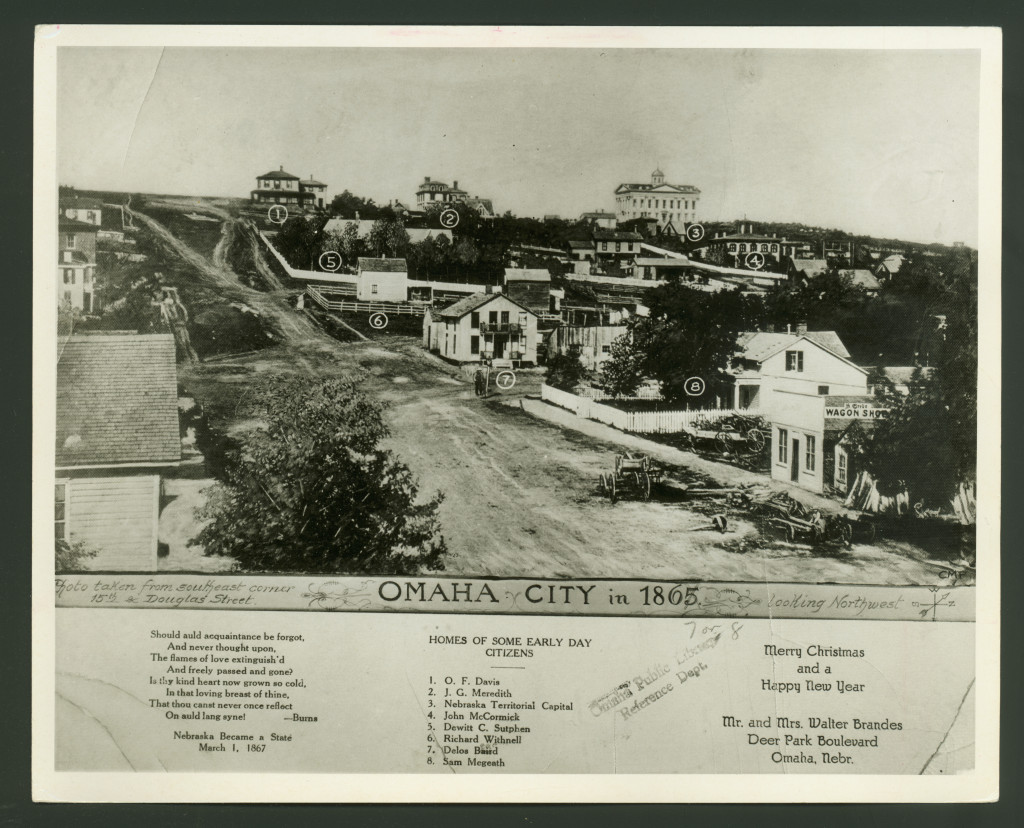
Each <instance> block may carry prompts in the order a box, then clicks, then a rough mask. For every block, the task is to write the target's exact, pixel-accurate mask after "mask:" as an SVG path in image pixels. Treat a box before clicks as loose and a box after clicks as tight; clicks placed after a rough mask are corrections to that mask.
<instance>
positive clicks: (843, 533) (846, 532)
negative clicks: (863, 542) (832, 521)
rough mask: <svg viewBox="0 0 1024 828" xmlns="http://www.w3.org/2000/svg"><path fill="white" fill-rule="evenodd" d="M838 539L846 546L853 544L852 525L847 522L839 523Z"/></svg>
mask: <svg viewBox="0 0 1024 828" xmlns="http://www.w3.org/2000/svg"><path fill="white" fill-rule="evenodd" d="M839 538H840V540H842V542H843V543H844V544H845V545H846V546H850V545H851V544H852V543H853V524H852V523H850V521H848V520H841V521H840V522H839Z"/></svg>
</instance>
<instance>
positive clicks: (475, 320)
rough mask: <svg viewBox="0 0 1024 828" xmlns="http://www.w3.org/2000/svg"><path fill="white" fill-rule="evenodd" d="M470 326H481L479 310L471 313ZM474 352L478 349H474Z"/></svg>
mask: <svg viewBox="0 0 1024 828" xmlns="http://www.w3.org/2000/svg"><path fill="white" fill-rule="evenodd" d="M469 327H471V328H479V327H480V313H479V311H473V312H472V313H471V314H470V315H469ZM473 353H474V354H475V353H476V351H473Z"/></svg>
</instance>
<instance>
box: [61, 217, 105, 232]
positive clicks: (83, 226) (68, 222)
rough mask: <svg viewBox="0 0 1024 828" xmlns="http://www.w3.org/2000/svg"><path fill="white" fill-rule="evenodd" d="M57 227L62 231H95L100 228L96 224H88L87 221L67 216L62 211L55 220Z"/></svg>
mask: <svg viewBox="0 0 1024 828" xmlns="http://www.w3.org/2000/svg"><path fill="white" fill-rule="evenodd" d="M57 229H58V230H63V231H64V232H68V231H73V232H75V233H97V232H99V229H100V228H99V226H98V225H95V224H90V223H89V222H87V221H79V220H78V219H72V218H68V217H67V216H65V215H64V214H63V213H62V214H61V215H60V217H59V218H58V220H57Z"/></svg>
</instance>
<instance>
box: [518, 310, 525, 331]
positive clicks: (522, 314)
mask: <svg viewBox="0 0 1024 828" xmlns="http://www.w3.org/2000/svg"><path fill="white" fill-rule="evenodd" d="M519 327H520V328H522V329H523V330H524V331H525V330H526V312H525V311H521V312H520V313H519Z"/></svg>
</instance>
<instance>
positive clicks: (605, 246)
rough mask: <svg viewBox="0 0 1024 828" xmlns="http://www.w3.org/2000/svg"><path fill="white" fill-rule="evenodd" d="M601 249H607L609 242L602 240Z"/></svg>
mask: <svg viewBox="0 0 1024 828" xmlns="http://www.w3.org/2000/svg"><path fill="white" fill-rule="evenodd" d="M601 249H602V250H605V251H607V250H608V242H601Z"/></svg>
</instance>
